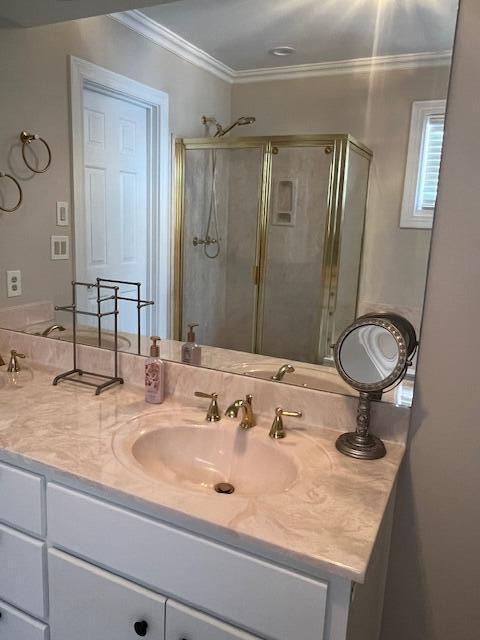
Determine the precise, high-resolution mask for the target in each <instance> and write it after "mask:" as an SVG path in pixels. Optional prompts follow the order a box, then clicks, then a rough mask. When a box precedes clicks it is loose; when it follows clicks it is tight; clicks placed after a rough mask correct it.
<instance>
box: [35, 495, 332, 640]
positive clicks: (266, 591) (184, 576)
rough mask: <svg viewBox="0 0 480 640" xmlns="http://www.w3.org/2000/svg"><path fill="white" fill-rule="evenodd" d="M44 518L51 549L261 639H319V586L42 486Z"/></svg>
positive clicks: (322, 603)
mask: <svg viewBox="0 0 480 640" xmlns="http://www.w3.org/2000/svg"><path fill="white" fill-rule="evenodd" d="M47 512H48V530H49V538H50V540H51V542H52V544H54V545H55V546H58V547H62V548H64V549H68V550H70V551H72V552H74V553H76V554H78V555H80V556H82V557H83V558H86V559H89V560H93V561H94V562H96V563H98V564H101V565H103V566H105V567H109V568H112V569H114V570H115V571H116V572H118V573H121V574H122V575H125V576H128V577H130V578H133V579H134V580H137V581H139V582H141V583H142V584H144V585H146V586H148V587H151V588H153V589H155V590H158V591H160V592H161V593H163V594H165V595H167V596H172V597H173V598H176V599H178V600H182V601H184V602H187V603H191V604H194V605H195V606H196V607H198V608H199V609H202V610H204V611H206V612H208V613H211V614H212V615H214V616H218V617H219V618H222V619H224V620H227V621H228V622H230V623H232V624H235V625H240V626H242V627H244V628H246V629H248V630H249V631H251V632H252V633H254V634H257V635H260V636H261V637H263V638H271V639H273V640H292V638H295V640H319V639H320V638H321V637H322V634H323V627H324V618H325V608H326V598H327V583H325V582H321V581H319V580H313V579H310V578H307V577H306V576H303V575H300V574H297V573H294V572H292V571H289V570H287V569H283V568H281V567H278V566H275V565H273V564H270V563H268V562H265V561H262V560H259V559H256V558H253V557H251V556H249V555H246V554H244V553H240V552H238V551H234V550H233V549H229V548H227V547H224V546H222V545H220V544H216V543H214V542H210V541H208V540H205V539H202V538H200V537H197V536H195V535H192V534H189V533H186V532H185V531H181V530H178V529H175V528H173V527H170V526H167V525H164V524H160V523H159V522H156V521H154V520H151V519H150V518H146V517H143V516H140V515H138V514H136V513H132V512H130V511H127V510H124V509H120V508H118V507H115V506H113V505H110V504H107V503H105V502H102V501H101V500H96V499H94V498H90V497H88V496H85V495H83V494H79V493H77V492H74V491H71V490H69V489H65V488H64V487H60V486H58V485H54V484H49V485H48V488H47ZM292 603H294V604H292Z"/></svg>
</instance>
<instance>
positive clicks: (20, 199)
mask: <svg viewBox="0 0 480 640" xmlns="http://www.w3.org/2000/svg"><path fill="white" fill-rule="evenodd" d="M0 178H9V179H10V180H12V181H13V182H14V183H15V184H16V186H17V189H18V202H17V204H16V205H15V206H14V207H12V208H11V209H6V208H5V207H2V206H0V211H6V212H7V213H12V212H13V211H16V210H17V209H18V208H19V207H20V205H21V204H22V202H23V191H22V187H21V186H20V183H19V182H18V180H17V179H16V178H14V177H13V176H12V175H10V174H9V173H4V172H3V171H0Z"/></svg>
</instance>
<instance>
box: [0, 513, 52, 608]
mask: <svg viewBox="0 0 480 640" xmlns="http://www.w3.org/2000/svg"><path fill="white" fill-rule="evenodd" d="M44 548H45V543H43V542H39V541H38V540H34V539H33V538H29V537H28V536H26V535H24V534H23V533H19V532H18V531H14V530H13V529H9V528H8V527H6V526H4V525H1V524H0V599H2V600H6V601H7V602H9V603H11V604H13V605H16V606H18V607H19V608H20V609H23V610H24V611H28V613H32V614H33V615H34V616H37V617H39V618H44V617H45V595H44V580H43V574H44Z"/></svg>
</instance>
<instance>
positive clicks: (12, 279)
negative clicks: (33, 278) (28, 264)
mask: <svg viewBox="0 0 480 640" xmlns="http://www.w3.org/2000/svg"><path fill="white" fill-rule="evenodd" d="M21 295H22V272H21V271H7V297H8V298H15V297H16V296H21Z"/></svg>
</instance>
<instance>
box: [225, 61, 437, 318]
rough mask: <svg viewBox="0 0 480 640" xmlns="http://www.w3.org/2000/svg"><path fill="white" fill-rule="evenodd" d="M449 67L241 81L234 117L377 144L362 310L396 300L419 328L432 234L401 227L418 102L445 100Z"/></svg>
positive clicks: (283, 130)
mask: <svg viewBox="0 0 480 640" xmlns="http://www.w3.org/2000/svg"><path fill="white" fill-rule="evenodd" d="M448 77H449V68H448V66H441V67H428V68H421V69H413V70H395V71H392V70H390V71H387V72H380V71H376V72H375V73H372V74H370V75H369V74H346V75H337V76H324V77H318V78H306V79H295V80H277V81H273V82H262V83H251V84H240V85H236V86H234V87H233V93H232V115H233V116H234V117H237V116H238V115H245V114H248V115H254V116H256V118H257V122H256V124H255V125H254V126H253V127H248V128H247V127H244V128H243V129H239V133H240V134H242V135H257V134H258V135H259V134H266V135H267V134H295V133H351V134H352V135H354V136H355V137H357V138H358V139H359V140H360V141H361V142H363V143H364V144H366V145H367V146H368V147H370V149H372V151H373V154H374V160H373V163H372V170H371V178H370V179H371V182H370V190H369V204H368V215H367V225H366V233H365V245H364V260H363V267H362V278H361V290H360V300H361V303H362V306H361V309H360V310H363V309H365V308H366V307H368V308H371V307H372V305H377V304H382V305H387V306H393V307H395V308H397V309H399V310H401V311H402V312H404V313H405V314H406V315H407V316H409V317H411V319H412V320H413V321H414V323H415V325H416V326H417V327H418V326H419V320H420V315H421V308H422V303H423V296H424V288H425V279H426V270H427V260H428V249H429V244H430V232H429V231H426V230H414V229H400V228H399V219H400V208H401V202H402V196H403V180H404V173H405V163H406V155H407V146H408V134H409V128H410V112H411V105H412V102H413V101H415V100H431V99H440V98H445V97H446V94H447V89H448Z"/></svg>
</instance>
